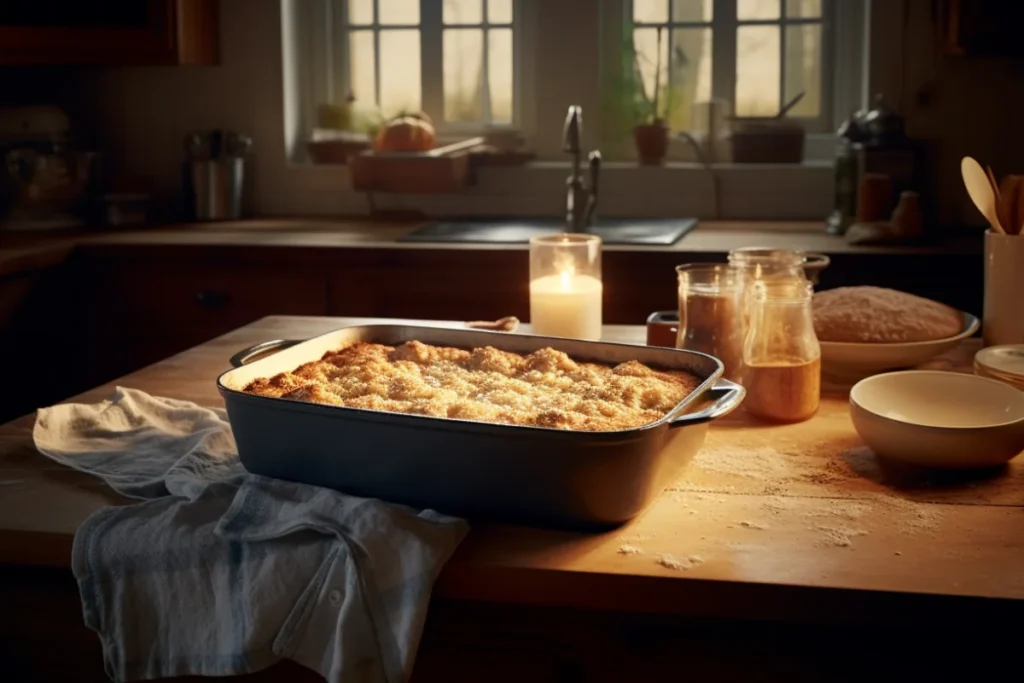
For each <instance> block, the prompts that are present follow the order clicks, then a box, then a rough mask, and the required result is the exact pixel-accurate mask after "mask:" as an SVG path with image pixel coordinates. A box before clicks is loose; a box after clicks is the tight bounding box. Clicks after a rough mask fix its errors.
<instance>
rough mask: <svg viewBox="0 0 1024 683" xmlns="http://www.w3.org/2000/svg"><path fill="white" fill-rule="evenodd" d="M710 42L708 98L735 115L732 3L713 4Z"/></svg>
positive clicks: (725, 0)
mask: <svg viewBox="0 0 1024 683" xmlns="http://www.w3.org/2000/svg"><path fill="white" fill-rule="evenodd" d="M713 7H714V9H713V13H712V39H711V97H712V98H713V99H716V100H725V101H726V102H729V103H730V104H729V106H730V109H731V111H732V113H733V114H735V113H736V27H737V24H736V0H714V5H713Z"/></svg>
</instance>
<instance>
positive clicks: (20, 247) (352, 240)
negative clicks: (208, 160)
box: [0, 219, 982, 276]
mask: <svg viewBox="0 0 1024 683" xmlns="http://www.w3.org/2000/svg"><path fill="white" fill-rule="evenodd" d="M419 225H422V222H375V221H373V220H371V219H339V220H327V219H262V220H245V221H233V222H223V223H202V224H181V225H171V226H164V227H158V228H149V229H141V230H124V231H97V232H88V231H78V232H71V233H68V232H63V233H62V232H50V233H48V232H45V231H43V232H35V233H30V232H4V231H2V230H0V276H3V275H11V274H16V273H19V272H24V271H28V270H36V269H42V268H48V267H50V266H52V265H56V264H58V263H60V262H61V261H63V260H64V259H65V258H67V256H68V255H69V254H70V253H71V252H72V251H74V249H76V248H78V247H80V246H89V245H97V246H99V245H106V246H110V247H113V246H121V247H124V246H130V247H134V246H179V247H180V246H216V247H289V248H307V249H318V250H328V249H405V250H424V249H427V250H430V249H445V250H483V251H489V250H508V249H512V250H516V249H520V250H525V249H526V248H527V245H505V244H453V243H413V242H398V241H397V240H398V239H399V238H401V237H403V236H404V235H406V234H408V233H409V232H410V231H412V230H413V229H415V228H416V227H418V226H419ZM981 243H982V242H981V239H980V238H978V239H977V240H972V239H970V238H969V237H965V238H957V239H953V240H948V241H945V242H943V243H941V244H937V245H931V246H902V247H897V246H871V247H866V246H854V245H850V244H847V243H846V241H845V240H843V239H842V238H840V237H836V236H834V235H828V234H826V233H825V229H824V225H823V224H822V223H819V222H814V221H763V222H758V221H701V223H700V224H699V225H698V227H697V228H696V229H695V230H693V231H692V232H691V233H690V234H688V235H686V236H685V237H684V238H683V239H681V240H679V241H678V242H677V243H676V244H674V245H671V246H667V247H650V246H626V245H608V246H606V247H605V250H606V251H612V252H616V251H638V252H643V251H658V252H678V253H681V254H683V253H694V254H704V253H716V254H717V253H722V254H724V253H727V252H728V251H729V250H731V249H734V248H737V247H745V246H764V247H771V248H777V249H803V250H805V251H814V252H823V253H827V254H830V255H837V254H894V255H899V254H913V255H923V254H959V253H980V252H981Z"/></svg>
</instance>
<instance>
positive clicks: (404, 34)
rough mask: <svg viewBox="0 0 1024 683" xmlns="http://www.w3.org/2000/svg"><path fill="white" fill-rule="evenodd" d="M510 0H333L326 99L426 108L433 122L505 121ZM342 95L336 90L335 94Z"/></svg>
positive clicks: (388, 111) (510, 66)
mask: <svg viewBox="0 0 1024 683" xmlns="http://www.w3.org/2000/svg"><path fill="white" fill-rule="evenodd" d="M514 5H515V3H514V2H513V0H333V2H332V3H331V9H332V12H334V14H335V15H336V21H335V25H336V26H337V27H338V30H337V32H336V35H335V36H334V37H333V38H332V39H330V40H329V43H330V49H331V50H332V51H333V53H334V58H333V60H332V61H333V63H334V65H335V66H336V68H337V74H336V77H335V78H334V79H333V80H334V82H335V83H334V90H335V92H334V93H333V94H332V95H333V99H343V98H344V97H345V96H347V94H348V93H350V92H351V93H352V94H353V95H354V96H355V98H356V101H357V102H360V103H363V104H372V105H376V106H377V107H378V108H379V110H380V112H381V114H383V115H384V116H391V115H394V114H396V113H398V112H401V111H416V110H422V111H425V112H426V113H427V114H428V115H430V117H431V118H432V119H433V120H434V121H435V123H436V124H437V125H438V127H439V128H441V129H442V130H443V129H444V128H446V127H447V128H456V129H457V128H460V127H461V128H472V127H476V128H480V127H483V126H503V125H506V126H507V125H512V124H513V123H514V122H515V121H516V114H517V112H516V101H515V94H516V88H515V41H514V40H513V32H514V28H515V26H516V20H515V7H514ZM339 94H340V95H341V97H338V95H339Z"/></svg>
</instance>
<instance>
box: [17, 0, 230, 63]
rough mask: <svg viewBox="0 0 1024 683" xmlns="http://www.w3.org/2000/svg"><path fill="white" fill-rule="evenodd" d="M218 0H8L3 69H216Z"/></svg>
mask: <svg viewBox="0 0 1024 683" xmlns="http://www.w3.org/2000/svg"><path fill="white" fill-rule="evenodd" d="M217 6H218V2H217V1H216V0H105V1H104V2H67V1H66V0H3V1H2V2H0V64H112V65H123V66H127V65H139V66H142V65H161V64H170V65H174V64H215V63H217V26H218V7H217Z"/></svg>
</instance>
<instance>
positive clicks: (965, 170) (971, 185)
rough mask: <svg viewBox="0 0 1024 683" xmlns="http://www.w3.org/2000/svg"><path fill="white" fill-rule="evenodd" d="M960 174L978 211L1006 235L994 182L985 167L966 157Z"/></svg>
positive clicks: (997, 230)
mask: <svg viewBox="0 0 1024 683" xmlns="http://www.w3.org/2000/svg"><path fill="white" fill-rule="evenodd" d="M960 174H961V175H962V176H963V178H964V186H966V187H967V194H969V195H970V196H971V201H972V202H974V205H975V206H976V207H978V211H980V212H981V215H982V216H984V217H985V220H987V221H988V223H989V225H991V226H992V228H993V229H994V230H995V231H996V232H998V233H999V234H1001V235H1005V234H1006V230H1004V229H1003V225H1002V223H1000V221H999V214H998V212H997V211H996V195H995V191H994V190H993V189H992V183H991V182H990V181H989V179H988V175H987V174H986V173H985V169H983V168H982V167H981V164H979V163H978V162H977V161H975V160H974V159H973V158H971V157H964V158H963V159H962V160H961V161H960Z"/></svg>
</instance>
